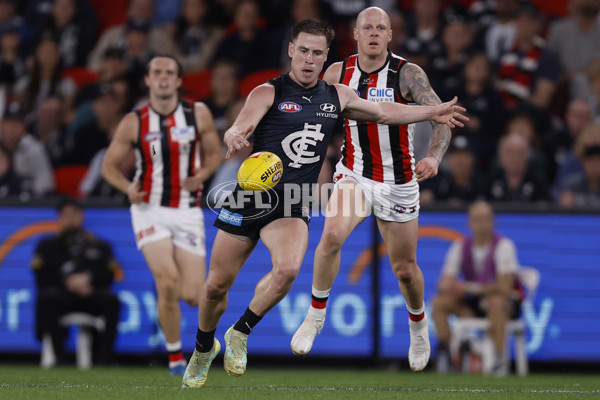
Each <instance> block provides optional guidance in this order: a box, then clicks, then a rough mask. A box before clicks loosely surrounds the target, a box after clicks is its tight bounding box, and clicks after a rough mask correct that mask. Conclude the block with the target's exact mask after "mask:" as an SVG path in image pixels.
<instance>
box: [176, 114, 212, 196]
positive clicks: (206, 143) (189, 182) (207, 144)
mask: <svg viewBox="0 0 600 400" xmlns="http://www.w3.org/2000/svg"><path fill="white" fill-rule="evenodd" d="M194 117H195V119H196V129H197V131H198V135H199V137H200V144H201V146H202V153H203V156H204V157H203V159H204V166H203V167H202V168H200V169H199V170H197V171H195V173H194V175H193V176H189V177H187V178H186V179H185V180H184V181H183V187H184V189H186V190H189V191H190V192H193V191H195V190H198V189H199V188H200V187H201V186H202V184H203V183H204V181H206V180H207V179H208V178H210V176H211V175H212V174H214V173H215V172H216V171H217V169H218V168H219V166H220V165H221V143H220V142H221V140H220V139H219V134H218V133H217V128H215V121H214V119H213V116H212V113H211V112H210V110H209V109H208V107H207V106H206V104H204V103H195V104H194Z"/></svg>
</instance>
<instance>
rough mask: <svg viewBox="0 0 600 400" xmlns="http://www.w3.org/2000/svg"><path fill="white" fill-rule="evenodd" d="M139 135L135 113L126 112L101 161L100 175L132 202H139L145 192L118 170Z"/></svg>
mask: <svg viewBox="0 0 600 400" xmlns="http://www.w3.org/2000/svg"><path fill="white" fill-rule="evenodd" d="M138 135H139V123H138V118H137V115H136V114H135V113H133V112H131V113H129V114H127V115H126V116H125V117H124V118H123V119H122V120H121V122H120V123H119V126H117V130H116V131H115V136H114V137H113V140H112V141H111V143H110V146H108V149H107V150H106V154H105V155H104V161H103V162H102V176H103V177H104V179H106V180H107V181H108V182H109V183H110V184H111V185H113V186H114V187H116V188H117V189H119V190H120V191H122V192H123V193H126V194H127V196H128V197H129V201H130V202H131V203H132V204H137V203H141V202H142V201H143V199H144V196H145V195H146V194H147V193H146V192H143V191H141V190H140V183H139V182H138V181H134V182H131V181H130V180H129V179H127V178H126V177H125V176H123V174H122V173H121V171H120V170H119V163H120V162H121V160H123V158H124V157H125V156H126V155H127V153H128V152H129V151H130V150H131V149H132V148H133V147H134V146H135V143H136V142H137V139H138Z"/></svg>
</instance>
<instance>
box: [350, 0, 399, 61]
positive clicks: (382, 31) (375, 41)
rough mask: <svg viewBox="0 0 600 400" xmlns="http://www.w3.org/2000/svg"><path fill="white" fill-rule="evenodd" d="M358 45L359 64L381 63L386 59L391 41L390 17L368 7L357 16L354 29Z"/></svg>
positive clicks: (377, 8)
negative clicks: (371, 61)
mask: <svg viewBox="0 0 600 400" xmlns="http://www.w3.org/2000/svg"><path fill="white" fill-rule="evenodd" d="M354 40H356V43H357V45H358V58H359V62H360V63H361V64H362V65H363V66H364V65H365V64H366V63H365V61H366V60H367V59H371V60H380V61H383V60H385V59H386V58H387V54H388V49H387V47H388V44H389V43H390V41H391V40H392V29H391V27H390V16H389V15H388V13H386V12H385V11H383V10H382V9H381V8H379V7H369V8H366V9H364V10H363V11H361V12H360V14H358V17H357V18H356V27H355V28H354Z"/></svg>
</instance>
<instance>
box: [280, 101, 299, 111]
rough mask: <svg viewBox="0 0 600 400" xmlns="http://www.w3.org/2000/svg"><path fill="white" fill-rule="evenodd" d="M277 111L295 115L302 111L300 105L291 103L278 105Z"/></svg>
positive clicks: (285, 102) (286, 102)
mask: <svg viewBox="0 0 600 400" xmlns="http://www.w3.org/2000/svg"><path fill="white" fill-rule="evenodd" d="M278 108H279V111H283V112H287V113H295V112H298V111H300V110H302V106H301V105H300V104H296V103H294V102H292V101H284V102H283V103H280V104H279V107H278Z"/></svg>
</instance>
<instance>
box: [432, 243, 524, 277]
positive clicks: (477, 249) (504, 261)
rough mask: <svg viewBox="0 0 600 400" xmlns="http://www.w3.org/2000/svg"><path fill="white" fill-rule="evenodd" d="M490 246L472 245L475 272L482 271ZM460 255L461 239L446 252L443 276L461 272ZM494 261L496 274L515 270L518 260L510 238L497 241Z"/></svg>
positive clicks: (461, 251)
mask: <svg viewBox="0 0 600 400" xmlns="http://www.w3.org/2000/svg"><path fill="white" fill-rule="evenodd" d="M490 246H491V245H486V246H476V245H473V249H472V256H473V268H474V269H475V272H476V273H477V274H479V273H480V272H481V271H483V269H484V267H485V260H486V258H487V256H488V253H489V251H490ZM462 255H463V242H462V240H458V241H455V242H454V243H452V246H450V249H449V250H448V253H447V254H446V260H445V261H444V267H443V268H442V274H443V275H444V276H457V275H458V274H459V273H460V272H461V264H462V258H463V257H462ZM494 262H495V263H496V274H497V275H505V274H514V273H516V272H517V269H518V267H519V261H518V260H517V250H516V248H515V244H514V243H513V241H512V240H510V239H508V238H501V239H500V240H499V241H498V245H497V246H496V251H495V252H494Z"/></svg>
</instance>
